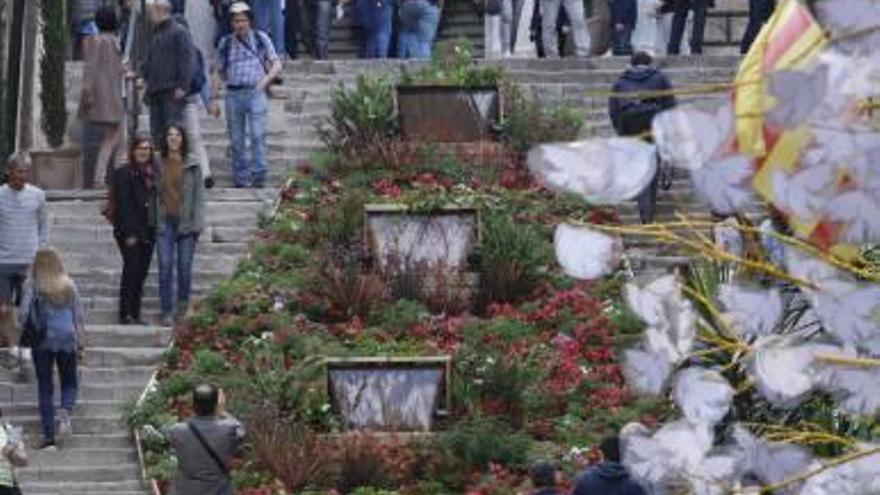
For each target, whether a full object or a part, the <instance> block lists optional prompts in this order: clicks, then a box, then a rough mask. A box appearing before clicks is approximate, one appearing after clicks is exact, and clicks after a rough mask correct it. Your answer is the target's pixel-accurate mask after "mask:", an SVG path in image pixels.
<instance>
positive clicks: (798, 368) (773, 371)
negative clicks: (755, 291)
mask: <svg viewBox="0 0 880 495" xmlns="http://www.w3.org/2000/svg"><path fill="white" fill-rule="evenodd" d="M755 346H756V347H757V350H756V351H755V355H754V356H753V358H752V363H751V366H750V368H749V371H750V373H751V375H752V377H753V378H754V380H755V384H756V386H757V388H758V392H759V393H760V394H761V396H763V397H764V398H765V399H767V400H768V401H769V402H770V403H772V404H774V405H776V406H779V407H793V406H795V405H797V404H799V403H800V402H801V401H802V400H804V399H805V398H806V397H807V395H808V394H810V393H811V392H812V391H813V390H815V388H816V385H817V384H818V377H817V370H816V368H815V367H814V363H815V357H816V355H819V354H832V355H833V354H836V353H839V352H840V348H839V347H837V346H834V345H830V344H819V343H801V342H797V341H794V339H792V338H784V337H780V336H776V335H774V336H770V337H764V338H762V339H759V341H758V342H757V343H756V344H755Z"/></svg>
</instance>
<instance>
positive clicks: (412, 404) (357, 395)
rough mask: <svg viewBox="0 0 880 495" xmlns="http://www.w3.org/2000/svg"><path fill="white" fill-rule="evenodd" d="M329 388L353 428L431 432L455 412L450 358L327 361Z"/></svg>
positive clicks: (335, 404) (377, 358) (333, 359)
mask: <svg viewBox="0 0 880 495" xmlns="http://www.w3.org/2000/svg"><path fill="white" fill-rule="evenodd" d="M325 363H326V366H327V390H328V395H329V396H330V401H331V404H332V406H333V408H334V410H335V411H336V412H337V413H339V415H340V416H341V417H342V419H343V421H344V424H345V427H346V428H347V429H349V430H370V431H380V432H427V431H431V430H432V429H433V426H434V420H435V418H437V417H443V416H447V415H448V414H449V410H450V408H451V402H452V390H451V387H450V383H451V379H452V359H451V358H450V357H449V356H432V357H351V358H327V359H326V360H325Z"/></svg>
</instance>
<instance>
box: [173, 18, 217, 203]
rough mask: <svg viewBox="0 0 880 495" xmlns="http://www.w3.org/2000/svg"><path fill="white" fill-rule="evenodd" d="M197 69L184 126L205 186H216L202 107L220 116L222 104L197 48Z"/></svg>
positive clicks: (184, 22) (184, 25)
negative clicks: (207, 145)
mask: <svg viewBox="0 0 880 495" xmlns="http://www.w3.org/2000/svg"><path fill="white" fill-rule="evenodd" d="M174 18H175V20H176V21H177V22H178V23H179V24H180V25H181V26H183V27H184V28H185V29H187V30H189V23H188V22H187V21H186V19H185V18H184V17H183V16H174ZM194 50H195V55H196V70H195V73H194V75H193V79H192V84H191V85H190V88H189V93H187V95H186V106H185V107H184V109H183V120H184V125H183V128H184V129H185V130H186V137H187V143H188V146H189V150H190V152H192V153H195V154H196V156H198V158H199V168H200V169H201V171H202V177H204V180H205V188H206V189H211V188H212V187H214V178H213V177H212V176H211V163H210V161H209V159H208V150H207V149H205V142H204V141H203V140H202V126H201V115H200V111H199V110H200V109H201V106H202V105H204V107H205V110H207V111H208V115H210V116H212V117H214V118H219V117H220V105H218V104H217V102H216V101H214V93H213V91H211V85H210V84H209V83H208V77H207V75H206V68H205V57H204V56H203V55H202V51H201V50H199V49H198V48H195V49H194ZM200 103H201V104H200Z"/></svg>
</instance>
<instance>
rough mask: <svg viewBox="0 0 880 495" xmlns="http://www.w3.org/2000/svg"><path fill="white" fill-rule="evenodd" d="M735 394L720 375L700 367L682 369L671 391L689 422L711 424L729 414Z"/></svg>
mask: <svg viewBox="0 0 880 495" xmlns="http://www.w3.org/2000/svg"><path fill="white" fill-rule="evenodd" d="M733 394H734V391H733V387H731V386H730V383H728V382H727V380H726V379H725V378H724V377H723V376H721V374H719V373H718V372H716V371H712V370H707V369H703V368H698V367H693V368H688V369H686V370H684V371H681V372H679V373H678V375H676V381H675V387H674V389H673V393H672V395H673V398H674V400H675V404H676V405H677V406H678V408H679V409H680V410H681V412H682V414H684V417H685V418H687V419H688V421H690V422H691V423H694V424H706V425H708V426H714V425H715V424H717V423H718V422H719V421H721V420H722V419H724V417H725V416H727V412H728V411H729V410H730V404H731V402H732V401H733Z"/></svg>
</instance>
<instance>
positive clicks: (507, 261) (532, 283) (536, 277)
mask: <svg viewBox="0 0 880 495" xmlns="http://www.w3.org/2000/svg"><path fill="white" fill-rule="evenodd" d="M477 253H478V254H477V256H478V259H479V264H480V303H481V305H483V306H485V305H487V304H489V303H493V302H511V301H515V300H517V299H520V298H522V297H525V296H528V295H529V294H531V293H532V292H533V291H534V290H535V288H536V287H537V286H538V284H539V283H540V282H541V278H542V269H543V268H545V267H546V266H547V264H548V263H549V259H550V243H549V241H548V240H547V239H545V238H544V237H542V236H541V235H540V233H539V232H538V230H537V229H536V228H535V227H533V226H531V225H528V224H518V223H516V222H514V220H513V219H512V218H511V216H510V215H506V214H498V215H489V216H488V217H487V218H485V220H484V222H483V225H482V239H481V242H480V245H479V248H478V250H477Z"/></svg>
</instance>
